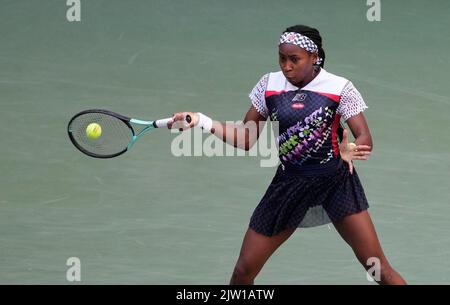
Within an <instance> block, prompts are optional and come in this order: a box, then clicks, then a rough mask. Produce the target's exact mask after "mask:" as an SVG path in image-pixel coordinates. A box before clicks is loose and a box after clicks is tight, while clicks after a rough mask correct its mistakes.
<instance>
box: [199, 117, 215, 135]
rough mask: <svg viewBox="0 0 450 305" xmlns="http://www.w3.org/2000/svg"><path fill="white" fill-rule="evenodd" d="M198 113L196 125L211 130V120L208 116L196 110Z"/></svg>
mask: <svg viewBox="0 0 450 305" xmlns="http://www.w3.org/2000/svg"><path fill="white" fill-rule="evenodd" d="M197 114H198V119H199V120H198V124H197V126H198V127H200V128H202V129H204V130H206V131H208V132H211V129H212V124H213V121H212V119H211V118H210V117H208V116H206V115H204V114H203V113H200V112H197Z"/></svg>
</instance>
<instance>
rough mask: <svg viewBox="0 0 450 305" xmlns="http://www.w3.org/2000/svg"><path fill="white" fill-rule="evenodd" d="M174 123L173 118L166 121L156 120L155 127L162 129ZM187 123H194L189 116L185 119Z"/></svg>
mask: <svg viewBox="0 0 450 305" xmlns="http://www.w3.org/2000/svg"><path fill="white" fill-rule="evenodd" d="M170 121H172V118H166V119H161V120H156V121H155V122H154V125H155V127H157V128H161V127H167V124H168V123H169V122H170ZM185 121H186V123H187V125H189V124H190V123H191V122H192V118H191V116H190V115H189V114H188V115H186V117H185Z"/></svg>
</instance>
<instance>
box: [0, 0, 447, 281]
mask: <svg viewBox="0 0 450 305" xmlns="http://www.w3.org/2000/svg"><path fill="white" fill-rule="evenodd" d="M381 4H382V6H381V21H380V22H369V21H368V20H367V19H366V11H367V9H368V8H369V7H368V6H367V5H366V1H357V0H343V1H299V0H295V1H288V0H281V1H268V0H258V1H257V0H250V1H242V0H241V1H237V0H231V1H225V0H222V1H216V0H210V1H207V0H186V1H168V0H150V1H145V0H130V1H118V0H108V1H106V0H81V22H68V21H67V19H66V11H67V9H68V7H67V5H66V1H65V0H40V1H24V0H20V1H19V0H0V39H1V42H0V106H1V108H0V136H1V151H0V154H1V162H0V173H1V175H0V179H1V183H0V245H1V246H0V283H2V284H7V283H18V284H64V283H69V282H67V281H66V270H67V268H68V267H67V266H66V260H67V259H68V258H69V257H72V256H75V257H79V258H80V260H81V278H82V282H81V283H85V284H101V283H104V284H116V283H117V284H119V283H122V284H226V283H228V280H229V277H230V275H231V271H232V269H233V266H234V263H235V261H236V259H237V256H238V253H239V249H240V245H241V241H242V237H243V234H244V232H245V230H246V228H247V225H248V221H249V217H250V216H251V213H252V211H253V209H254V208H255V206H256V205H257V203H258V202H259V200H260V198H261V196H262V195H263V193H264V192H265V189H266V187H267V185H268V184H269V182H270V180H271V178H272V176H273V174H274V171H275V169H274V168H261V167H260V166H259V164H260V163H259V161H260V158H258V157H235V158H231V157H229V158H225V157H213V158H208V157H184V158H177V157H174V156H173V155H172V154H171V152H170V145H171V142H172V140H173V139H174V137H175V135H174V134H171V133H170V132H168V131H167V130H156V131H155V132H153V134H152V135H150V136H148V137H144V138H143V139H142V140H141V141H139V142H138V143H137V144H136V145H135V147H134V148H133V150H132V151H131V152H129V153H127V154H125V155H123V156H121V157H119V158H116V159H111V160H97V159H91V158H89V157H87V156H84V155H82V154H81V153H80V152H79V151H77V150H76V149H75V148H74V147H73V146H72V144H71V143H70V142H69V140H68V137H67V134H66V125H67V122H68V120H69V119H70V117H71V116H72V115H74V114H75V113H77V112H78V111H81V110H84V109H89V108H106V109H110V110H113V111H116V112H119V113H122V114H125V115H128V116H133V117H137V118H142V119H153V118H158V117H166V116H170V115H171V114H172V113H173V112H176V111H186V110H188V111H201V112H204V113H206V114H208V115H209V116H211V117H213V118H214V119H216V120H239V119H242V118H243V116H244V114H245V112H246V111H247V109H248V108H249V101H248V98H247V94H248V92H249V91H250V90H251V88H252V87H253V86H254V84H255V83H256V82H257V81H258V80H259V78H260V77H261V75H263V74H264V73H266V72H269V71H277V70H278V69H279V68H278V64H277V48H276V45H277V40H278V37H279V34H280V33H281V32H282V31H283V30H284V29H285V28H286V27H287V26H290V25H294V24H298V23H303V24H307V25H311V26H315V27H317V28H318V29H319V30H320V31H321V34H322V37H323V40H324V47H325V51H326V54H327V60H326V69H327V70H328V71H330V72H332V73H335V74H338V75H342V76H345V77H347V78H349V79H350V80H352V81H353V83H354V84H355V85H356V86H357V88H358V89H359V90H360V92H361V93H362V94H363V96H364V98H365V100H366V103H367V104H368V106H369V109H368V110H367V111H366V117H367V120H368V122H369V126H370V128H371V132H372V135H373V138H374V152H373V155H372V157H371V159H370V161H367V162H360V163H357V164H356V167H357V168H358V173H359V175H360V177H361V180H362V183H363V185H364V187H365V189H366V194H367V197H368V199H369V203H370V205H371V208H370V213H371V215H372V216H373V220H374V222H375V225H376V228H377V231H378V233H379V236H380V239H381V242H382V245H383V248H384V250H385V252H386V254H387V256H388V258H389V260H390V261H391V263H392V265H393V266H394V267H395V268H396V269H397V270H398V271H399V272H401V273H402V275H403V276H404V277H405V279H406V280H407V281H409V282H410V283H413V284H422V283H423V284H431V283H447V284H448V283H450V275H449V272H448V270H450V261H449V260H448V256H449V254H450V237H449V236H450V235H449V228H450V227H449V218H450V217H449V214H450V206H449V202H450V195H449V192H448V189H449V180H450V179H449V178H450V175H449V169H450V165H449V164H450V157H449V153H448V150H449V144H448V143H449V141H448V140H449V136H448V129H449V128H448V121H449V117H450V115H449V112H448V107H449V105H450V97H449V94H448V89H449V88H448V76H447V72H448V71H449V70H450V64H449V59H448V54H447V53H448V52H447V50H448V49H449V48H450V36H448V35H447V34H446V33H447V31H448V29H449V28H450V20H449V18H448V15H449V13H450V2H449V1H447V0H433V1H425V0H421V1H418V0H413V1H400V0H392V1H386V0H385V1H383V0H382V1H381ZM256 283H260V284H369V282H368V281H367V280H366V276H365V272H364V270H363V269H362V267H361V266H360V265H359V264H358V263H357V261H356V259H355V257H354V255H353V253H352V251H351V250H350V248H349V247H348V246H347V245H346V244H345V243H344V242H343V241H342V240H341V238H340V237H339V236H338V234H337V233H336V231H335V230H334V228H332V227H331V228H329V227H328V226H322V227H317V228H312V229H304V230H298V231H297V232H296V233H295V234H294V235H293V236H292V237H291V239H290V240H289V241H287V242H286V244H284V245H283V246H282V247H281V248H280V249H279V251H277V252H276V253H275V254H274V255H273V257H272V258H271V259H270V260H269V262H268V263H267V264H266V266H265V268H264V269H263V271H262V272H261V274H260V275H259V277H258V278H257V281H256Z"/></svg>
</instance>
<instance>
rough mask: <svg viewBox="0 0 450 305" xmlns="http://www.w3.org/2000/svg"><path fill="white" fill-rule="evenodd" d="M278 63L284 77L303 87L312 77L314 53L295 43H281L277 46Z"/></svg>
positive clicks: (314, 60)
mask: <svg viewBox="0 0 450 305" xmlns="http://www.w3.org/2000/svg"><path fill="white" fill-rule="evenodd" d="M278 53H279V63H280V68H281V71H283V74H284V76H285V77H286V79H287V80H288V81H289V82H290V83H291V84H293V85H295V86H297V85H299V86H298V87H303V86H302V84H304V83H307V82H310V81H311V79H312V78H313V70H314V64H315V62H316V60H317V55H316V54H311V53H309V52H307V51H306V50H305V49H302V48H300V47H298V46H296V45H293V44H288V43H283V44H281V45H280V46H279V47H278Z"/></svg>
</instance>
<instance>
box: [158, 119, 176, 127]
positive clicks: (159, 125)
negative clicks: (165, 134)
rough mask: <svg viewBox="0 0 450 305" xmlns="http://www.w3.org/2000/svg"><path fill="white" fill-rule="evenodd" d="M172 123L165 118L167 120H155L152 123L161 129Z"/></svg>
mask: <svg viewBox="0 0 450 305" xmlns="http://www.w3.org/2000/svg"><path fill="white" fill-rule="evenodd" d="M170 121H172V118H167V119H161V120H156V121H155V122H153V125H154V126H155V127H157V128H161V127H167V124H168V123H169V122H170Z"/></svg>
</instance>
